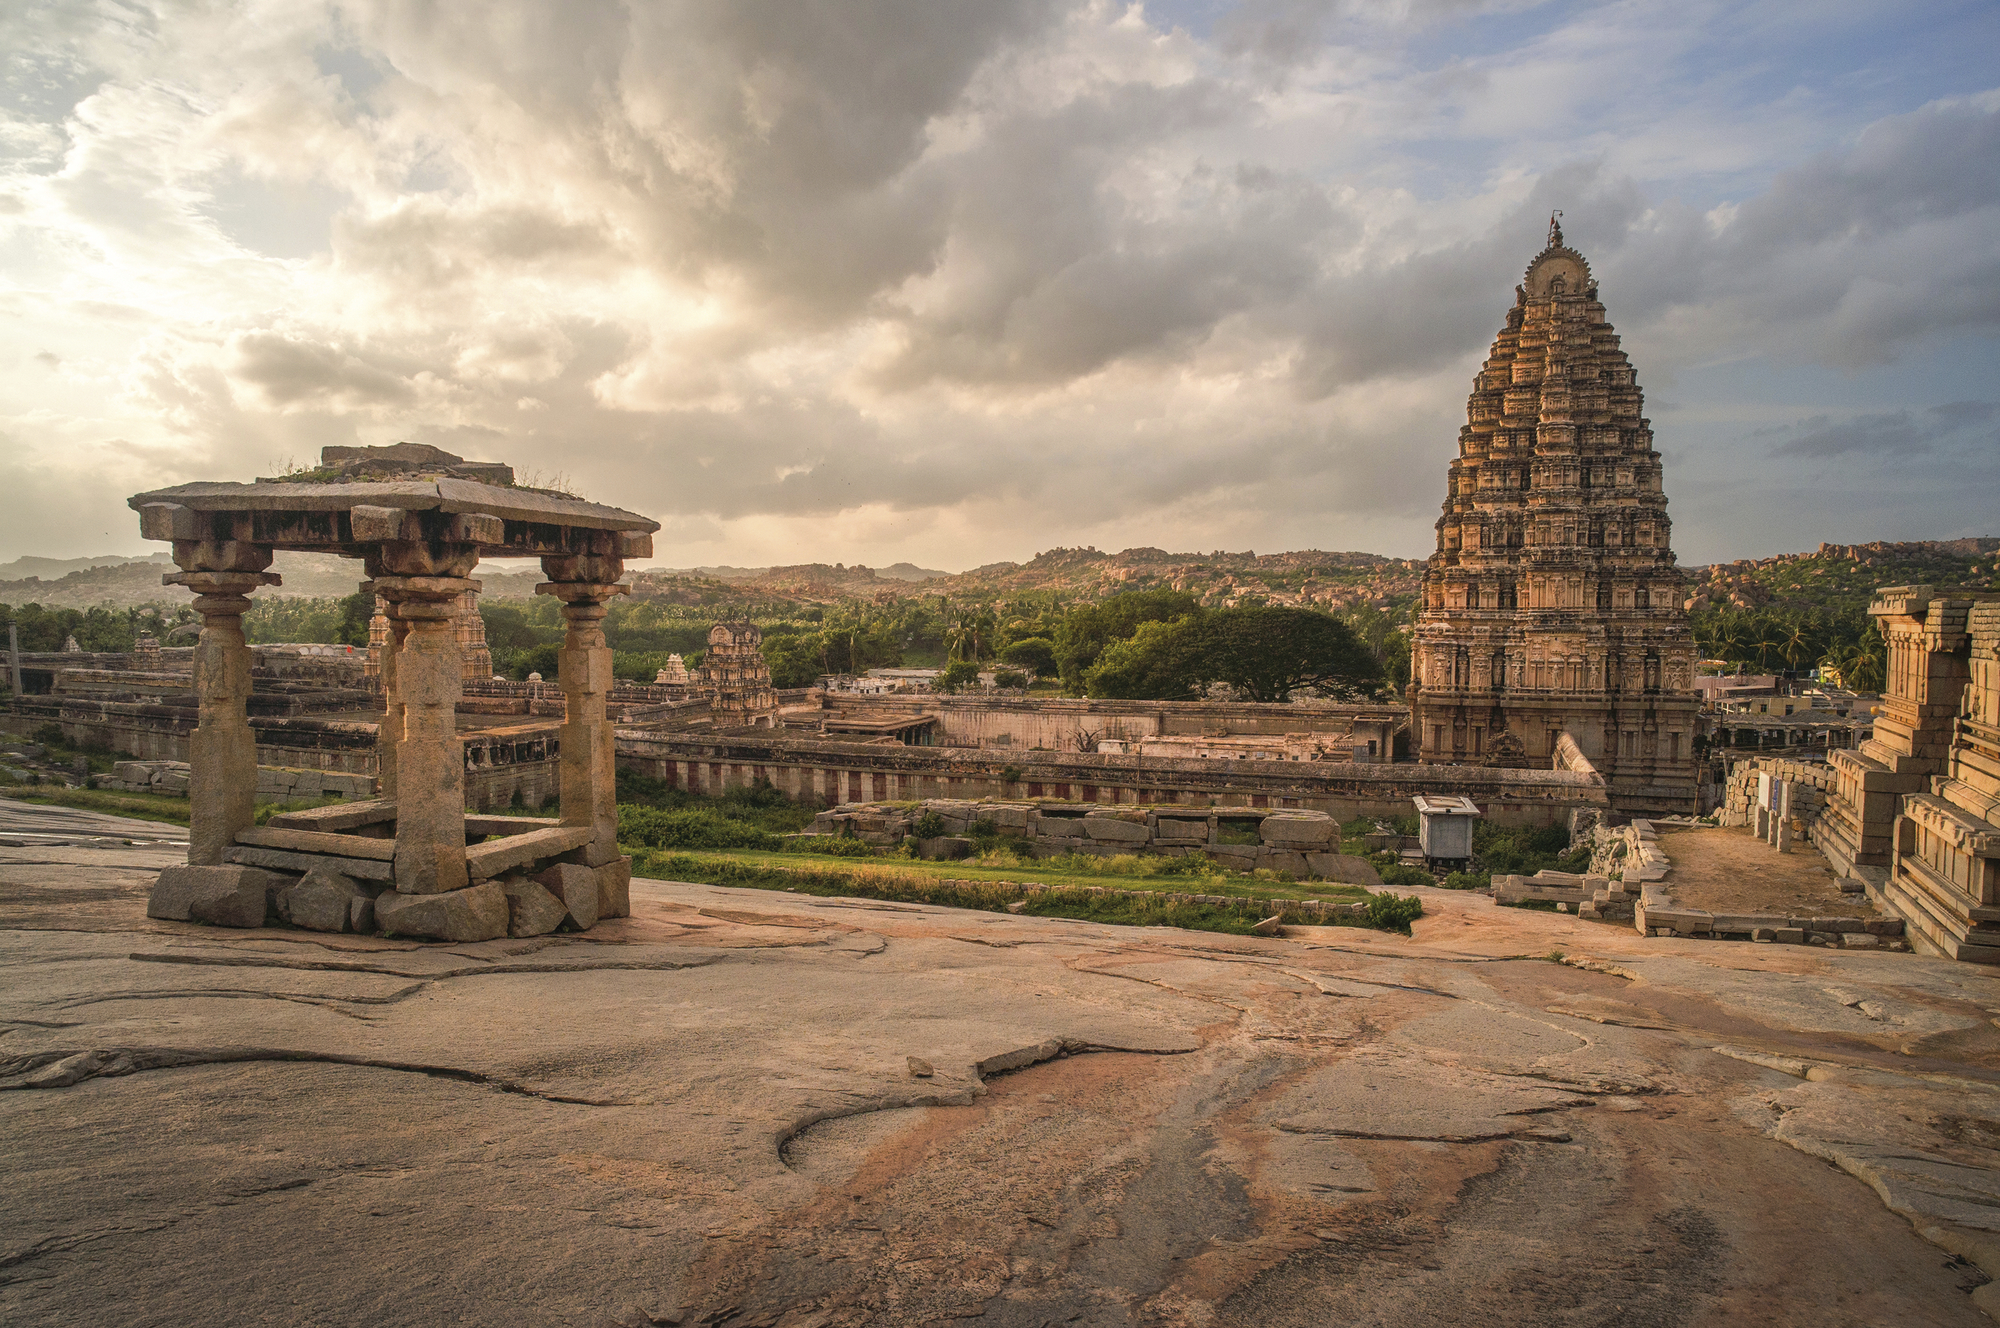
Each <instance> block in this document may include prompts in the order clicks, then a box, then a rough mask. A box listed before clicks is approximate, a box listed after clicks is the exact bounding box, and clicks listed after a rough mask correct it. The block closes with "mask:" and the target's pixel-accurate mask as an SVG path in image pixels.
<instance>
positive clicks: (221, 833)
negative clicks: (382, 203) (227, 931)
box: [130, 443, 659, 941]
mask: <svg viewBox="0 0 2000 1328" xmlns="http://www.w3.org/2000/svg"><path fill="white" fill-rule="evenodd" d="M513 478H514V477H513V472H512V470H511V469H509V468H508V467H506V466H504V465H499V464H497V463H491V462H466V461H463V460H462V459H461V458H459V457H455V456H453V455H451V454H450V453H448V452H443V451H440V450H439V449H437V448H433V447H425V446H422V445H418V444H410V443H399V444H397V445H395V446H393V447H382V448H367V447H329V448H327V449H326V450H325V452H324V453H323V454H322V464H321V466H320V467H319V468H318V469H317V470H313V471H307V472H305V473H303V474H299V475H294V476H286V477H282V478H277V479H260V480H258V481H256V482H255V483H252V484H183V485H180V486H178V487H176V488H171V489H161V490H158V491H157V492H153V493H142V494H139V495H137V496H136V497H134V498H132V499H130V504H131V506H132V507H133V508H134V509H136V510H137V511H138V513H139V526H140V531H141V533H142V534H143V535H144V536H145V537H146V538H147V539H156V540H171V541H172V542H173V556H174V562H175V564H176V565H177V566H179V568H180V569H181V570H180V571H178V572H173V573H169V574H168V575H167V576H166V578H165V580H166V582H167V584H169V585H180V586H186V587H187V588H188V589H189V590H191V591H193V592H194V595H195V601H194V607H195V611H196V612H197V613H199V614H200V615H201V620H202V627H201V636H200V639H199V641H198V642H197V644H196V646H195V654H194V687H195V693H196V699H197V702H198V705H199V721H198V723H197V726H196V729H195V732H194V735H193V739H192V742H191V745H190V752H189V756H190V761H189V764H190V766H191V769H190V771H189V780H188V795H189V801H190V808H189V811H190V814H191V819H192V827H191V834H190V843H189V848H188V865H187V866H186V867H173V868H169V869H167V870H166V871H165V872H163V873H161V876H160V879H159V882H158V883H157V884H156V885H155V886H154V889H153V895H152V899H151V901H150V903H149V905H148V908H147V912H148V913H149V914H150V915H152V916H154V917H162V918H175V919H182V920H187V919H192V920H197V921H204V922H211V923H218V924H223V925H231V926H243V927H255V926H261V925H262V924H263V922H264V921H265V919H266V916H267V913H268V912H270V911H272V910H275V911H276V912H277V913H278V914H279V915H280V916H282V917H284V918H286V919H287V920H288V921H291V922H293V923H294V924H296V925H299V926H305V927H311V928H314V929H316V930H322V931H350V930H351V931H372V930H376V929H378V928H379V929H380V930H383V931H390V932H395V933H397V934H400V935H409V936H429V937H438V938H441V939H448V940H455V941H470V940H486V939H490V938H492V937H496V936H503V935H508V934H510V933H511V934H513V935H536V934H539V933H541V932H547V931H551V930H554V929H555V928H556V927H558V926H561V925H563V923H564V922H565V920H567V921H568V922H570V923H571V924H573V925H575V926H577V927H581V928H588V927H590V926H592V925H594V924H595V923H596V921H597V919H598V918H599V917H601V916H623V915H624V914H625V913H626V912H628V904H627V898H628V887H629V884H630V881H631V874H632V864H631V860H630V859H629V858H625V857H623V856H621V855H620V854H619V852H618V841H617V830H618V818H617V807H616V805H615V804H616V771H615V769H614V766H613V750H612V730H611V723H610V720H609V717H608V715H607V712H606V697H607V694H608V693H609V692H610V690H611V685H612V682H611V651H610V649H609V648H608V647H607V646H606V645H605V642H604V632H603V629H602V626H601V624H602V621H603V619H604V616H605V603H606V601H608V600H609V599H610V598H611V597H612V596H613V595H616V594H620V593H622V592H623V591H624V590H625V589H626V588H625V587H624V586H621V585H619V584H618V579H619V577H620V575H621V574H622V573H623V572H624V568H625V560H626V559H627V558H644V557H650V556H651V554H652V532H653V531H655V530H657V529H659V526H658V523H656V522H654V521H651V520H648V519H647V518H646V517H643V516H640V515H638V514H637V513H635V512H625V511H620V510H619V509H617V508H614V507H601V506H599V505H597V504H595V503H587V502H581V501H579V500H577V499H574V498H569V497H565V496H563V495H560V494H554V493H548V492H544V491H541V490H536V489H524V488H519V487H516V486H515V484H514V482H513ZM279 549H288V550H299V551H305V552H313V553H335V554H341V555H344V556H346V557H350V558H359V559H361V560H362V561H363V564H364V566H365V567H366V570H367V573H368V577H369V579H368V580H367V581H364V582H363V583H362V589H363V590H366V591H370V592H372V593H373V594H375V595H376V596H377V597H379V599H380V601H381V602H382V603H383V605H384V606H385V608H386V616H387V619H388V637H387V640H386V641H385V643H384V647H383V651H382V657H381V677H382V689H383V696H384V700H385V703H386V705H385V711H384V714H383V717H382V720H381V723H380V726H379V729H378V736H377V740H376V761H377V766H378V775H379V780H380V789H381V796H380V797H379V798H375V799H371V800H368V801H365V802H354V803H346V804H341V805H338V806H329V807H322V808H317V809H314V810H311V811H304V812H295V813H291V814H288V815H284V816H278V817H273V818H272V819H271V821H270V823H269V824H268V825H265V826H258V825H256V824H255V816H254V806H253V800H254V798H255V794H256V789H257V746H256V740H255V738H254V736H253V734H252V731H251V728H250V724H249V717H248V714H247V713H246V707H245V702H246V701H247V699H248V697H249V694H250V651H249V649H248V647H247V646H246V645H245V642H244V638H243V615H244V613H245V612H246V611H248V609H249V608H250V596H251V594H252V592H254V591H255V590H257V589H258V588H259V587H260V586H267V585H276V584H278V577H277V575H276V574H274V573H272V572H270V571H268V570H267V569H268V568H269V567H270V566H271V562H272V555H273V553H274V552H275V551H277V550H279ZM482 557H502V558H527V557H533V558H539V559H540V560H541V564H542V572H543V574H544V575H546V576H547V577H548V581H547V583H545V584H543V585H541V586H538V587H537V589H538V591H539V592H540V593H542V594H545V595H553V596H554V597H555V598H557V599H558V600H560V601H562V613H563V619H564V622H565V625H566V635H565V638H564V641H563V646H562V650H561V653H560V655H559V657H558V658H559V660H560V678H559V680H560V686H561V688H562V692H563V699H564V702H565V705H566V713H565V717H564V720H563V724H562V728H561V730H560V735H559V737H560V744H561V748H560V753H559V771H560V774H559V779H560V790H561V794H560V796H561V806H562V816H561V819H560V820H559V821H544V820H534V819H529V818H525V817H510V816H480V815H468V814H467V812H466V808H465V759H466V758H465V747H464V744H463V743H462V742H461V741H460V738H459V735H458V731H457V725H456V707H457V704H458V700H459V697H460V695H461V692H462V677H463V664H462V662H461V659H460V640H459V631H458V620H459V617H460V606H461V600H462V597H464V596H466V594H467V592H468V591H471V590H472V589H474V586H475V583H474V582H472V581H470V580H469V579H468V577H469V576H470V574H471V572H472V569H473V568H474V566H476V565H477V564H478V562H479V560H480V559H481V558H482Z"/></svg>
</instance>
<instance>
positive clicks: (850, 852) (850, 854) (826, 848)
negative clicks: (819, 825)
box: [791, 835, 875, 858]
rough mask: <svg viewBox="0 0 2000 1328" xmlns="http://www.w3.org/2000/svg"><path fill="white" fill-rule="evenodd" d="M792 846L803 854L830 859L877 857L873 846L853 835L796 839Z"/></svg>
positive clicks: (815, 836)
mask: <svg viewBox="0 0 2000 1328" xmlns="http://www.w3.org/2000/svg"><path fill="white" fill-rule="evenodd" d="M791 845H792V847H793V848H795V849H797V850H798V851H799V852H801V853H824V854H825V855H826V856H828V857H830V858H872V857H874V856H875V848H874V846H873V845H872V844H865V843H863V842H862V841H860V840H859V839H856V838H855V837H854V836H853V835H812V836H810V837H808V838H805V839H794V840H792V841H791Z"/></svg>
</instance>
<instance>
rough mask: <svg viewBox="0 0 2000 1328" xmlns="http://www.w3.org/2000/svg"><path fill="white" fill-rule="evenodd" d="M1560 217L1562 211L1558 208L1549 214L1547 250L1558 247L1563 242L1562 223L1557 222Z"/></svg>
mask: <svg viewBox="0 0 2000 1328" xmlns="http://www.w3.org/2000/svg"><path fill="white" fill-rule="evenodd" d="M1561 216H1562V210H1561V209H1560V208H1558V209H1557V210H1556V211H1554V212H1551V213H1549V248H1551V249H1555V248H1558V247H1560V246H1561V244H1562V242H1563V228H1562V222H1560V221H1559V220H1557V218H1559V217H1561Z"/></svg>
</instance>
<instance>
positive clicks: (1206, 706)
mask: <svg viewBox="0 0 2000 1328" xmlns="http://www.w3.org/2000/svg"><path fill="white" fill-rule="evenodd" d="M824 708H825V710H826V711H827V712H828V713H830V714H838V715H849V716H852V715H884V716H887V715H900V714H907V715H908V716H909V717H910V718H911V719H913V720H914V719H915V718H916V717H917V716H919V715H936V716H937V717H938V721H939V737H940V739H941V740H942V741H943V742H944V743H946V744H947V745H950V746H955V747H1004V748H1011V749H1021V750H1032V749H1034V748H1037V747H1040V748H1044V749H1046V750H1049V751H1075V750H1076V749H1077V735H1078V734H1079V733H1089V734H1093V735H1095V736H1096V737H1098V738H1114V739H1127V740H1129V739H1134V738H1157V737H1171V736H1175V735H1186V736H1190V737H1202V736H1210V737H1213V736H1218V735H1222V734H1229V735H1232V736H1247V735H1251V734H1263V735H1268V736H1274V737H1275V736H1280V735H1283V734H1286V733H1333V734H1342V733H1352V734H1353V735H1354V736H1355V738H1356V739H1357V741H1360V742H1364V743H1365V742H1371V741H1372V742H1374V743H1375V744H1376V747H1375V751H1376V754H1377V758H1378V759H1382V760H1387V759H1389V758H1390V756H1392V755H1393V748H1394V744H1395V738H1396V735H1397V733H1398V732H1400V731H1402V730H1404V729H1405V727H1406V726H1407V724H1408V722H1409V712H1408V711H1407V710H1405V709H1404V708H1403V707H1401V706H1386V705H1337V704H1330V703H1329V704H1320V703H1299V704H1288V705H1261V704H1252V703H1249V702H1241V701H1110V700H1083V699H1076V698H1070V697H1039V696H1038V697H1032V698H1006V697H993V696H934V695H928V694H925V695H916V696H867V697H860V696H855V697H850V696H841V695H839V694H832V695H829V696H828V697H827V698H826V703H825V707H824Z"/></svg>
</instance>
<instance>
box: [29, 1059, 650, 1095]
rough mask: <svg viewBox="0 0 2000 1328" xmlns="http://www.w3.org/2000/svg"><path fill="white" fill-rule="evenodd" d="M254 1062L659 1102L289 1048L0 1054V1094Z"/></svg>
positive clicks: (518, 1090) (454, 1069)
mask: <svg viewBox="0 0 2000 1328" xmlns="http://www.w3.org/2000/svg"><path fill="white" fill-rule="evenodd" d="M250 1062H275V1063H281V1064H300V1063H317V1064H323V1065H356V1066H361V1067H364V1068H367V1069H374V1070H395V1071H398V1072H401V1073H405V1074H422V1075H428V1076H430V1077H432V1078H435V1079H453V1080H457V1081H458V1082H460V1083H467V1084H479V1085H481V1086H482V1087H486V1088H491V1089H494V1090H495V1091H497V1092H501V1093H514V1094H518V1095H519V1096H522V1097H533V1098H540V1099H541V1100H542V1101H544V1102H561V1103H564V1104H567V1105H571V1106H582V1107H643V1106H652V1105H655V1104H654V1103H652V1102H651V1101H650V1100H646V1099H638V1098H590V1097H575V1096H571V1095H568V1094H563V1093H550V1092H545V1091H543V1090H541V1089H537V1088H531V1087H529V1086H528V1085H527V1084H524V1083H522V1082H520V1081H519V1080H516V1079H506V1078H502V1077H501V1076H499V1075H492V1074H485V1073H482V1072H480V1071H478V1070H466V1069H460V1068H459V1067H457V1066H451V1065H426V1064H423V1063H422V1062H418V1061H393V1060H384V1059H381V1058H379V1057H374V1056H349V1055H342V1054H341V1053H338V1052H324V1051H301V1050H298V1049H295V1048H289V1047H111V1048H92V1049H90V1050H87V1051H43V1052H35V1053H32V1054H29V1055H23V1056H10V1057H4V1058H0V1092H5V1091H8V1090H12V1089H35V1088H68V1087H70V1086H72V1085H74V1084H80V1083H83V1082H84V1081H85V1080H88V1079H115V1078H120V1077H123V1076H125V1075H128V1074H143V1073H145V1072H146V1071H148V1070H173V1069H179V1068H182V1067H184V1066H189V1065H238V1064H245V1063H250Z"/></svg>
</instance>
